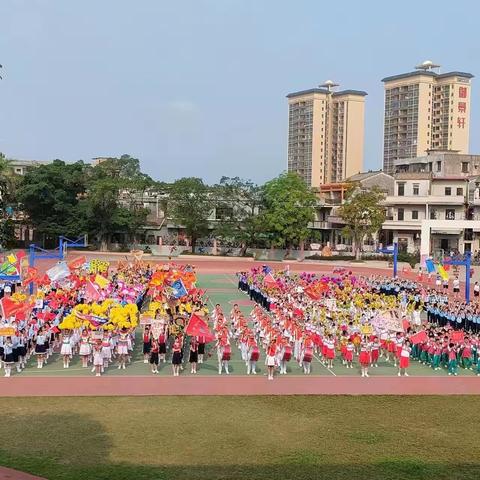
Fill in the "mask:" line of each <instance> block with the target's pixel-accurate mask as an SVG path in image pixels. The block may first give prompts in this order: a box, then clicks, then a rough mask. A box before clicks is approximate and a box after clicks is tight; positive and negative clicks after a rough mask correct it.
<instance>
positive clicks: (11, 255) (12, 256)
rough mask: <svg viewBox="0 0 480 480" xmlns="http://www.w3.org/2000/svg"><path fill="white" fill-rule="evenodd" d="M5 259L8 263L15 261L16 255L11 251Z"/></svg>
mask: <svg viewBox="0 0 480 480" xmlns="http://www.w3.org/2000/svg"><path fill="white" fill-rule="evenodd" d="M7 260H8V262H9V263H15V262H16V261H17V257H16V256H15V255H14V254H13V253H11V254H10V255H8V256H7Z"/></svg>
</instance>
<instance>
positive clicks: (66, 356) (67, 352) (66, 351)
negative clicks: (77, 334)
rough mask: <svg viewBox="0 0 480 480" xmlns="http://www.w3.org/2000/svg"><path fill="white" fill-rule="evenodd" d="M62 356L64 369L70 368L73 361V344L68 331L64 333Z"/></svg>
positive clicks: (61, 348)
mask: <svg viewBox="0 0 480 480" xmlns="http://www.w3.org/2000/svg"><path fill="white" fill-rule="evenodd" d="M60 355H62V356H63V368H69V367H70V360H71V359H72V343H71V337H70V332H69V331H68V330H65V331H63V332H62V346H61V347H60Z"/></svg>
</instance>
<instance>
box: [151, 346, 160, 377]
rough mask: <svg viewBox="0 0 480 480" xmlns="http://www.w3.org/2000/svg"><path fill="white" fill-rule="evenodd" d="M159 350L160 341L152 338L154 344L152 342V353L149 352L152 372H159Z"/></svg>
mask: <svg viewBox="0 0 480 480" xmlns="http://www.w3.org/2000/svg"><path fill="white" fill-rule="evenodd" d="M158 351H159V345H158V341H157V340H155V339H154V338H152V344H151V348H150V354H149V355H150V358H149V362H150V367H151V370H152V373H158V360H159V358H158Z"/></svg>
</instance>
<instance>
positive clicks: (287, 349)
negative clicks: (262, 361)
mask: <svg viewBox="0 0 480 480" xmlns="http://www.w3.org/2000/svg"><path fill="white" fill-rule="evenodd" d="M291 358H292V347H291V346H290V345H287V346H286V347H285V351H284V352H283V361H284V362H289V361H290V359H291Z"/></svg>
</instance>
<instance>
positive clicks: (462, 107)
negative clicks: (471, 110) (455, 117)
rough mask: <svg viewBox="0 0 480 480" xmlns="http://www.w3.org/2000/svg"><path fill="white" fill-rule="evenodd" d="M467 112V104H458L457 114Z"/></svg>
mask: <svg viewBox="0 0 480 480" xmlns="http://www.w3.org/2000/svg"><path fill="white" fill-rule="evenodd" d="M466 112H467V102H458V113H466Z"/></svg>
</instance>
